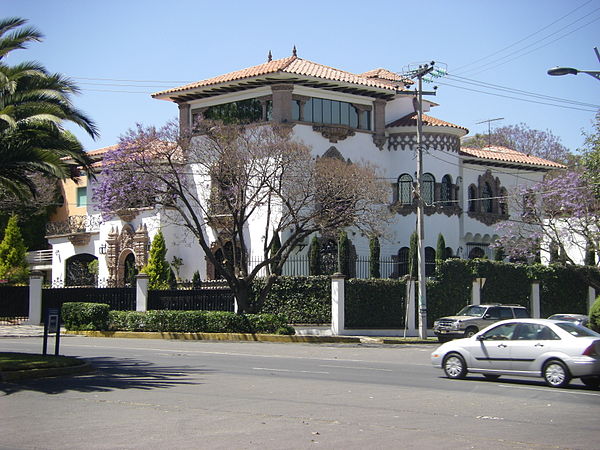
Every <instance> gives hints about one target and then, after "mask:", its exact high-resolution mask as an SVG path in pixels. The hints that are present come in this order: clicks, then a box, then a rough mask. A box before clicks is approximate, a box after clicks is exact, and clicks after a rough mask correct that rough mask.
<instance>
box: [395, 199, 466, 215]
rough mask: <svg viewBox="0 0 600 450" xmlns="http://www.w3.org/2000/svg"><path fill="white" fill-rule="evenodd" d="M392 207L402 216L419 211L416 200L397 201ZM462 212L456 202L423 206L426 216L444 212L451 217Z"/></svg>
mask: <svg viewBox="0 0 600 450" xmlns="http://www.w3.org/2000/svg"><path fill="white" fill-rule="evenodd" d="M390 209H391V210H392V211H393V212H395V213H397V214H399V215H401V216H409V215H411V214H416V213H417V203H416V201H415V202H413V203H412V204H402V203H399V202H396V203H393V204H392V205H391V206H390ZM461 213H462V209H461V208H460V206H458V205H456V204H453V205H449V206H447V205H443V204H439V203H436V204H435V205H432V206H425V207H424V208H423V214H425V215H426V216H432V215H434V214H444V215H446V216H448V217H451V216H460V215H461Z"/></svg>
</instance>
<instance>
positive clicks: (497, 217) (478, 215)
mask: <svg viewBox="0 0 600 450" xmlns="http://www.w3.org/2000/svg"><path fill="white" fill-rule="evenodd" d="M467 215H468V216H469V217H470V218H471V219H475V220H478V221H479V222H481V223H483V224H484V225H488V226H489V225H494V224H495V223H498V222H502V221H504V220H508V219H509V217H510V215H509V214H495V213H487V212H477V211H469V212H468V213H467Z"/></svg>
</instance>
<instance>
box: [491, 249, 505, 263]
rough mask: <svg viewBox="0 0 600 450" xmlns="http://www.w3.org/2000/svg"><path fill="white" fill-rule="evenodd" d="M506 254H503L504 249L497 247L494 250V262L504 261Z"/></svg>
mask: <svg viewBox="0 0 600 450" xmlns="http://www.w3.org/2000/svg"><path fill="white" fill-rule="evenodd" d="M505 257H506V254H505V253H504V247H502V246H501V245H499V246H498V247H496V248H495V249H494V261H504V258H505Z"/></svg>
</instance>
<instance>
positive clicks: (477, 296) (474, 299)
mask: <svg viewBox="0 0 600 450" xmlns="http://www.w3.org/2000/svg"><path fill="white" fill-rule="evenodd" d="M471 304H472V305H481V283H480V281H479V278H475V279H474V280H473V289H472V290H471Z"/></svg>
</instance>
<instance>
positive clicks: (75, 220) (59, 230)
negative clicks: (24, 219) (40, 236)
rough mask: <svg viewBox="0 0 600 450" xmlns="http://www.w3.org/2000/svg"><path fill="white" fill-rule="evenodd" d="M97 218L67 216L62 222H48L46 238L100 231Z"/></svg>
mask: <svg viewBox="0 0 600 450" xmlns="http://www.w3.org/2000/svg"><path fill="white" fill-rule="evenodd" d="M100 222H101V220H100V217H99V216H69V217H68V218H67V220H63V221H62V222H48V223H47V224H46V235H47V236H60V235H68V234H75V233H91V232H94V231H99V230H100Z"/></svg>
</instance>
